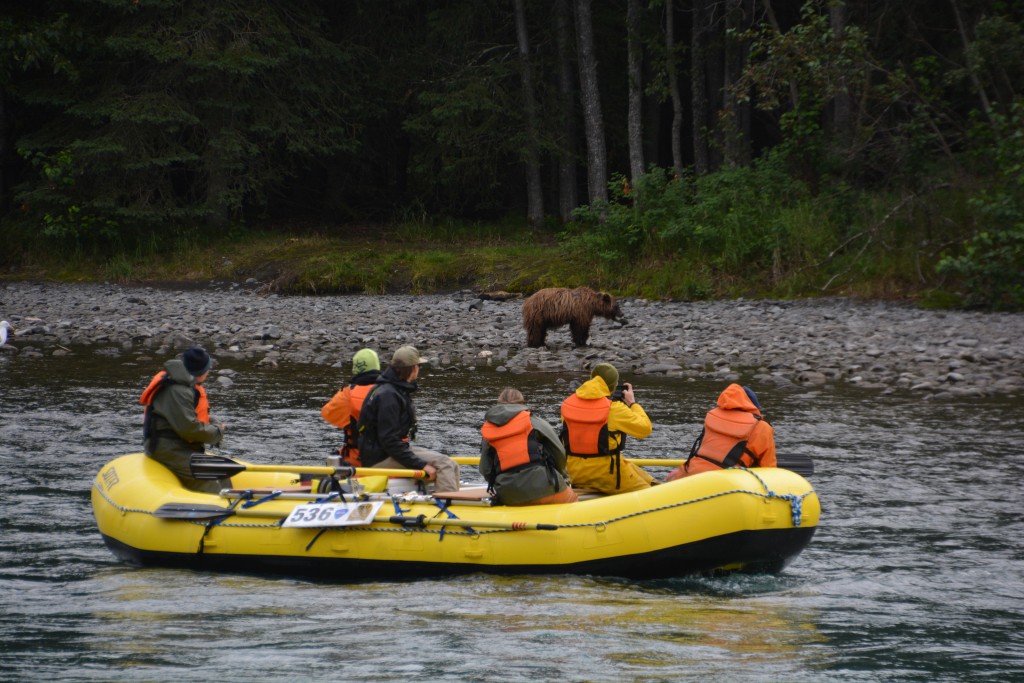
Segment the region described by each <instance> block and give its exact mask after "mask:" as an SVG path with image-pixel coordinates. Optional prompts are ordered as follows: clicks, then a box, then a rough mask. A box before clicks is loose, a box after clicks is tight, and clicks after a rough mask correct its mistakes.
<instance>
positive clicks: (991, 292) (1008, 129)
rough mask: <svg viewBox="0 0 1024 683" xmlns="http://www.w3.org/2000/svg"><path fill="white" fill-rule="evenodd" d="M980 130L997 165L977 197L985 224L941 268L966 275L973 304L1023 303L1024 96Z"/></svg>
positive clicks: (1020, 305)
mask: <svg viewBox="0 0 1024 683" xmlns="http://www.w3.org/2000/svg"><path fill="white" fill-rule="evenodd" d="M976 134H977V135H979V136H982V137H983V138H984V139H985V140H986V141H987V143H986V144H983V145H981V154H982V155H983V156H984V157H985V159H987V160H989V161H991V162H992V164H993V165H994V167H995V168H994V175H993V181H992V182H991V183H990V184H989V185H988V186H987V187H986V188H985V189H984V190H983V191H982V192H980V193H979V194H978V195H977V196H976V197H975V198H974V199H973V200H972V205H973V206H974V207H975V208H976V209H977V211H978V218H979V222H980V223H981V225H982V226H983V228H982V229H981V230H980V231H979V232H978V233H977V234H975V235H974V236H973V237H971V238H970V239H969V240H968V241H967V242H966V243H965V244H964V251H963V253H962V254H960V255H958V256H954V255H947V256H946V257H945V258H943V259H942V261H941V262H940V263H939V266H938V270H939V272H940V273H947V274H953V275H958V276H960V277H961V278H962V279H963V282H964V285H965V289H966V290H967V294H966V296H965V303H967V304H968V305H974V306H984V307H988V308H993V309H1012V310H1015V309H1020V308H1024V101H1018V102H1016V103H1014V105H1013V107H1012V108H1011V113H1010V115H1009V116H1003V115H1001V114H994V115H993V124H992V126H991V127H988V126H980V127H979V128H978V130H977V131H976Z"/></svg>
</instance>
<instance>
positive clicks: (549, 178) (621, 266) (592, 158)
mask: <svg viewBox="0 0 1024 683" xmlns="http://www.w3.org/2000/svg"><path fill="white" fill-rule="evenodd" d="M0 42H2V44H3V50H2V51H0V245H2V253H0V267H2V268H3V270H4V271H5V272H4V275H3V277H11V276H18V277H21V276H24V275H25V274H26V273H28V274H34V275H39V274H45V275H47V276H51V277H53V276H60V274H61V273H65V276H66V277H76V276H81V275H82V273H83V271H90V272H93V273H94V274H97V273H98V275H99V276H100V277H106V278H111V279H122V280H131V279H134V278H138V277H140V276H145V275H146V274H152V272H153V271H147V270H146V266H145V264H147V263H155V262H162V263H164V264H166V263H174V262H176V261H177V262H182V261H194V260H195V255H196V250H197V248H202V249H204V250H208V251H216V252H218V253H220V254H225V253H227V254H229V255H230V257H224V258H221V259H220V262H219V265H217V266H210V267H213V268H214V269H215V270H214V272H215V274H219V275H222V276H224V277H241V276H244V275H246V274H247V273H253V274H258V275H261V276H264V277H266V276H267V275H268V272H269V271H267V270H266V269H262V270H261V264H264V265H265V264H267V263H269V262H270V261H273V262H274V263H275V264H276V265H275V266H273V267H274V268H277V271H275V272H274V273H272V275H274V277H276V278H277V279H276V282H277V284H278V285H279V286H280V288H281V289H282V291H315V292H323V291H360V290H363V291H371V290H387V289H389V288H391V287H394V286H398V285H402V286H406V287H411V289H412V290H413V291H417V290H422V289H426V288H431V287H434V288H443V287H446V286H451V287H457V286H466V285H472V286H479V287H485V286H486V287H497V288H508V289H518V290H520V291H523V290H529V289H531V288H536V287H540V286H548V285H575V284H592V285H600V286H605V287H608V288H610V289H612V290H614V291H617V292H619V293H623V294H635V295H642V296H649V297H655V298H657V297H661V298H687V299H700V298H710V297H721V296H751V295H753V296H765V295H771V296H783V297H785V296H806V295H822V294H826V295H831V294H854V295H868V296H886V297H913V298H916V299H918V300H920V301H921V302H922V303H925V304H928V305H939V306H966V307H980V308H987V309H994V310H1019V309H1020V308H1022V307H1024V3H1020V2H1013V1H1011V0H1005V1H997V0H845V1H844V0H806V1H804V2H799V1H796V0H791V1H787V0H605V1H597V2H595V1H594V0H532V1H528V0H217V1H216V2H210V1H209V0H32V1H31V2H29V1H20V2H12V3H7V5H6V8H5V10H4V13H3V16H0ZM254 245H263V246H264V248H263V249H262V250H257V251H252V250H253V249H255V247H254ZM287 259H291V260H292V266H291V273H290V275H288V276H285V275H284V274H283V272H282V270H283V269H284V266H282V265H281V263H282V262H283V261H284V260H287ZM229 262H230V263H231V265H230V266H228V265H226V264H228V263H229ZM59 264H64V266H66V265H67V264H78V266H77V267H78V271H77V272H76V271H75V270H74V269H72V270H71V271H68V270H67V269H66V267H62V266H61V265H59ZM190 267H193V268H195V267H196V266H195V265H194V264H191V265H190ZM267 267H270V266H267ZM216 268H220V269H221V270H220V271H216ZM403 268H404V269H406V271H407V272H406V273H405V275H404V280H403V279H402V278H399V280H402V281H401V282H396V281H395V280H394V276H393V274H394V273H396V272H399V271H400V270H402V269H403ZM202 272H203V274H204V275H208V274H209V273H210V272H211V271H208V270H203V271H202ZM388 273H391V274H392V275H388Z"/></svg>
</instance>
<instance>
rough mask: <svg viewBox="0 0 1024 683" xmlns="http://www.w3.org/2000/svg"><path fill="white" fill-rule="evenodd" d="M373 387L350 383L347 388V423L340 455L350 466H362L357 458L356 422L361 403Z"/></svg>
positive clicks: (361, 410) (360, 411) (361, 407)
mask: <svg viewBox="0 0 1024 683" xmlns="http://www.w3.org/2000/svg"><path fill="white" fill-rule="evenodd" d="M371 389H373V384H352V385H349V388H348V413H349V420H348V425H346V426H345V429H344V430H343V431H344V433H345V444H344V445H343V446H342V447H341V457H343V458H345V460H347V461H348V462H349V463H350V464H351V465H352V466H354V467H362V464H363V462H362V460H360V459H359V449H358V448H356V444H357V443H359V442H358V438H359V437H358V435H357V434H356V424H357V423H358V422H359V414H360V413H362V412H363V403H364V402H365V401H366V397H367V395H369V393H370V390H371Z"/></svg>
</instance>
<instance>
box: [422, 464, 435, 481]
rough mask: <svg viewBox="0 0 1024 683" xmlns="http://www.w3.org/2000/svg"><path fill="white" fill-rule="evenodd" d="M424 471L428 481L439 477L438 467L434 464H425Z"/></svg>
mask: <svg viewBox="0 0 1024 683" xmlns="http://www.w3.org/2000/svg"><path fill="white" fill-rule="evenodd" d="M423 472H424V473H425V474H426V475H427V476H426V477H424V479H425V480H426V481H434V480H435V479H437V468H435V467H434V466H433V465H424V466H423Z"/></svg>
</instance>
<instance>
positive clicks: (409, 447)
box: [356, 346, 459, 491]
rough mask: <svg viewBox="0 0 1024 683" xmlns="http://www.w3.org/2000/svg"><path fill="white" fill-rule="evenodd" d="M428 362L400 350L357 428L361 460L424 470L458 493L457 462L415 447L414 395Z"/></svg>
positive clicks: (438, 483) (443, 488) (410, 351)
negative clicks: (424, 366) (421, 370)
mask: <svg viewBox="0 0 1024 683" xmlns="http://www.w3.org/2000/svg"><path fill="white" fill-rule="evenodd" d="M425 362H427V359H425V358H423V357H421V356H420V353H419V351H417V350H416V347H415V346H403V347H401V348H399V349H398V350H397V351H395V353H394V356H392V358H391V365H390V366H389V367H388V369H387V370H385V371H384V372H382V373H381V374H380V377H378V378H377V382H376V384H375V385H374V387H373V390H372V391H371V392H370V395H369V396H367V398H366V401H365V402H364V403H363V410H362V412H361V413H360V415H359V422H358V423H357V425H356V431H357V432H358V434H359V457H360V459H361V460H362V461H363V466H364V467H383V468H389V469H390V468H405V469H410V470H423V471H424V472H426V473H427V480H428V481H436V484H435V487H436V490H438V491H458V490H459V466H458V464H457V463H456V462H455V461H454V460H452V459H451V458H449V457H448V456H447V455H444V454H442V453H438V452H436V451H432V450H429V449H426V448H423V447H421V446H415V445H413V444H412V439H413V438H414V436H415V433H416V408H415V406H413V401H412V392H414V391H416V379H417V378H418V377H419V374H420V365H421V364H422V363H425Z"/></svg>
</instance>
